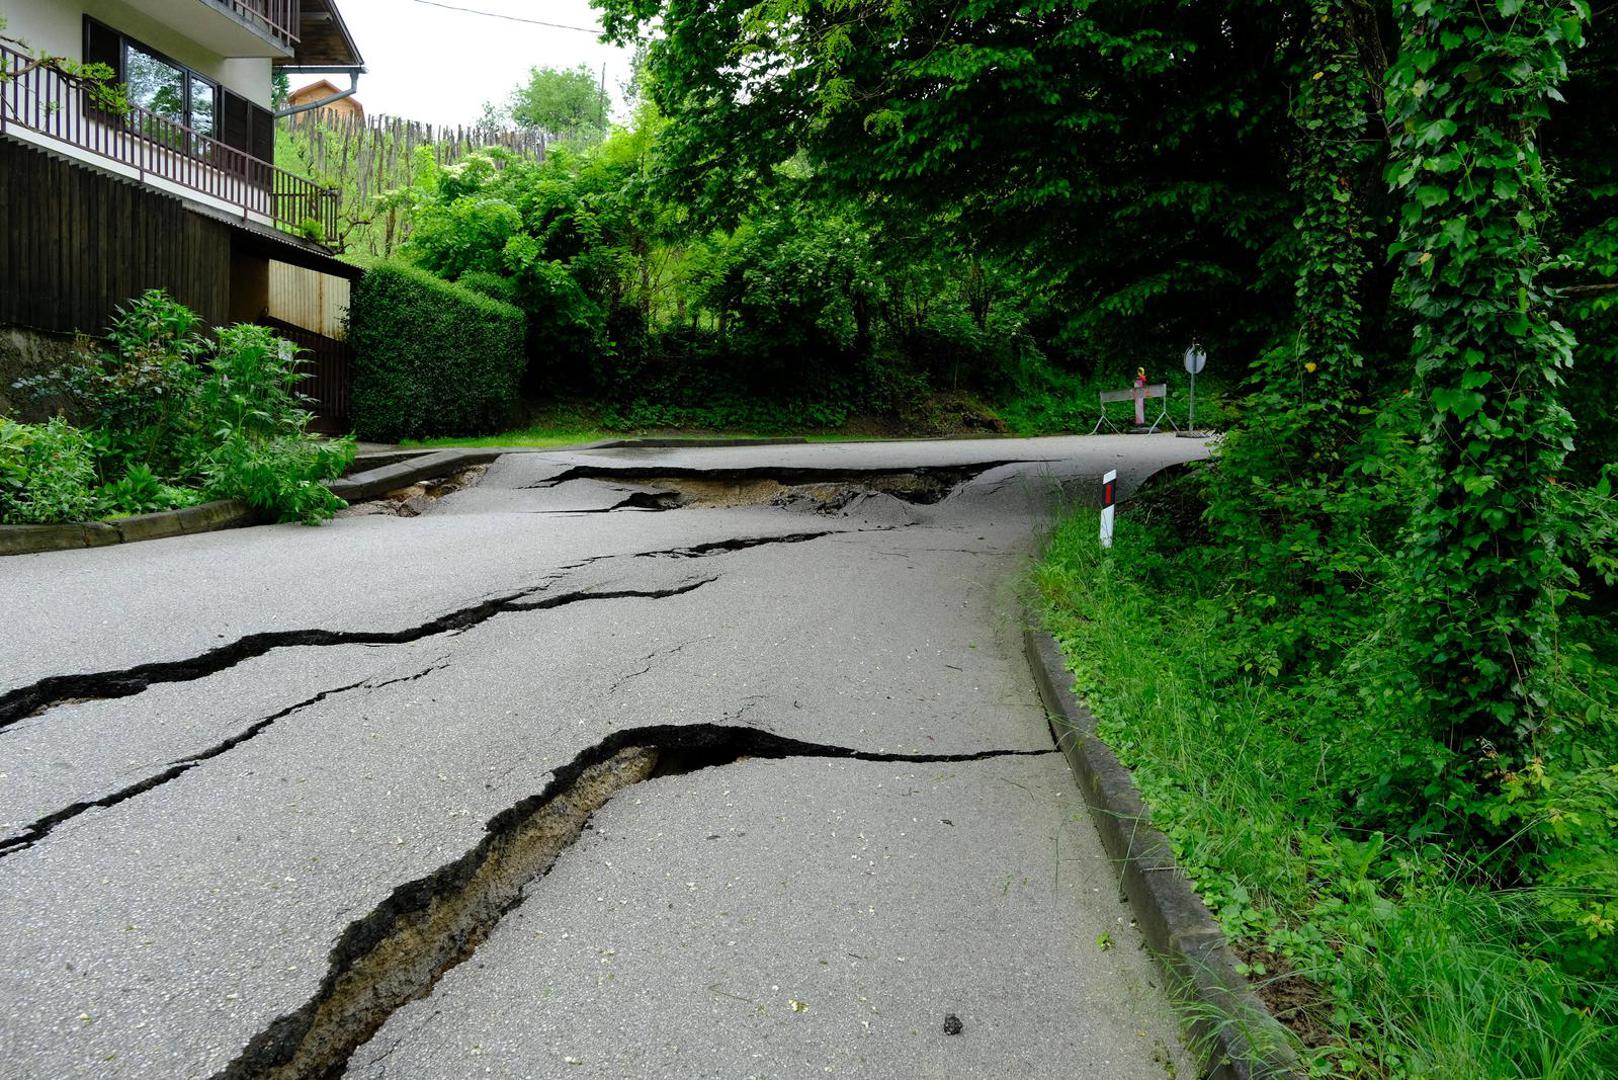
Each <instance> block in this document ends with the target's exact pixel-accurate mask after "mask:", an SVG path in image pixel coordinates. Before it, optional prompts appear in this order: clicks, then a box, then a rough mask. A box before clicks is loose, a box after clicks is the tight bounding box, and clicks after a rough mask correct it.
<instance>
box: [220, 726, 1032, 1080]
mask: <svg viewBox="0 0 1618 1080" xmlns="http://www.w3.org/2000/svg"><path fill="white" fill-rule="evenodd" d="M1056 752H1057V751H1055V750H985V751H979V752H977V753H969V754H899V753H886V752H877V751H867V750H855V749H853V748H851V747H845V746H830V745H826V744H822V743H811V742H804V741H802V740H799V739H792V738H788V737H786V736H782V735H776V734H773V733H771V732H768V731H762V730H759V729H757V728H750V727H732V726H726V725H720V724H693V725H679V724H663V725H654V726H649V727H638V728H624V729H621V730H619V731H615V732H613V733H612V734H611V735H608V736H607V737H606V738H605V739H602V740H601V741H600V742H598V743H596V744H594V745H593V746H590V747H589V748H587V749H585V750H584V751H582V752H581V753H580V754H579V755H578V756H577V757H575V758H574V759H573V760H572V761H570V762H568V763H567V764H565V765H563V766H561V767H559V768H558V769H556V770H555V771H554V772H553V773H552V774H551V779H550V781H549V782H548V783H547V784H546V785H545V788H544V789H543V790H542V791H540V792H539V793H538V794H536V795H532V796H529V797H527V798H525V799H522V800H520V801H518V802H517V803H515V804H513V805H512V806H510V807H508V808H507V809H505V810H502V811H501V812H500V813H498V814H496V815H495V816H494V817H492V818H490V819H489V821H488V823H487V824H486V825H485V826H484V835H483V838H482V839H481V840H480V841H479V842H478V844H477V845H476V846H474V847H473V848H472V849H471V850H469V851H467V852H466V853H465V854H464V855H462V856H461V857H460V858H458V859H456V860H454V861H453V862H450V863H446V864H445V865H443V866H441V867H440V868H438V869H437V870H434V871H433V872H432V873H430V874H427V875H425V876H423V877H420V878H417V879H416V880H414V881H410V882H407V883H405V884H403V885H400V886H398V887H397V888H396V889H394V890H393V892H392V893H391V894H390V895H389V896H388V897H387V898H386V899H384V900H383V901H382V902H381V903H380V904H378V905H377V906H376V907H375V908H374V909H372V910H371V911H370V912H369V913H368V914H366V915H365V916H363V917H362V918H360V919H357V920H356V921H354V922H353V923H351V924H349V926H348V928H347V929H346V930H345V931H344V932H343V933H342V935H341V936H340V937H339V938H338V939H337V943H336V944H335V945H334V946H333V948H332V951H331V955H330V960H329V965H328V968H327V972H326V976H325V978H324V979H323V980H322V982H321V985H320V988H319V989H318V990H317V991H316V992H315V994H314V995H313V996H312V997H311V998H310V999H309V1000H308V1001H307V1002H305V1003H304V1004H303V1005H302V1006H301V1007H299V1008H298V1009H296V1010H294V1011H293V1012H290V1013H287V1014H285V1015H283V1016H280V1017H278V1018H277V1019H275V1020H274V1021H272V1022H271V1023H270V1024H269V1025H268V1026H266V1027H265V1028H264V1029H263V1030H262V1031H260V1032H259V1033H258V1034H257V1035H255V1036H254V1037H253V1038H252V1040H250V1041H249V1042H248V1044H247V1046H246V1047H244V1048H243V1049H242V1052H241V1053H240V1054H238V1055H237V1056H236V1058H235V1059H234V1060H233V1061H231V1062H230V1064H229V1065H227V1066H226V1067H225V1068H224V1069H223V1070H221V1071H220V1072H219V1073H217V1074H216V1075H215V1080H314V1078H324V1077H335V1076H339V1075H341V1073H342V1071H343V1069H344V1068H345V1067H346V1065H347V1063H348V1060H349V1058H350V1057H351V1056H352V1055H353V1053H354V1051H355V1050H357V1049H359V1047H360V1046H362V1045H364V1044H365V1042H366V1041H368V1040H369V1039H370V1037H371V1036H372V1035H373V1034H375V1033H376V1032H377V1031H378V1030H379V1029H380V1028H381V1027H382V1025H383V1024H384V1023H386V1022H387V1020H388V1018H389V1017H390V1016H392V1015H393V1013H394V1012H396V1011H397V1010H398V1009H399V1008H401V1007H402V1006H404V1005H405V1004H406V1003H408V1002H410V1001H413V1000H415V999H417V998H420V997H423V996H425V995H426V994H427V993H428V992H429V991H430V990H431V989H432V987H433V985H434V984H435V983H436V982H437V981H438V979H439V978H441V977H442V976H443V975H444V973H445V972H447V971H449V970H450V969H451V968H453V967H455V966H457V965H458V964H460V963H462V962H463V961H464V960H466V959H467V958H468V957H469V956H471V955H472V953H473V952H474V950H476V949H477V947H478V946H479V945H480V944H481V943H482V942H483V941H484V940H486V939H487V938H488V936H489V934H490V933H491V932H492V931H493V930H494V928H495V926H496V925H497V924H498V923H499V922H500V920H501V919H502V918H503V917H504V916H505V915H506V914H507V913H508V912H509V911H510V910H511V909H513V908H514V907H516V906H517V905H518V904H519V903H521V902H522V900H523V890H524V888H525V887H526V886H527V885H528V884H529V883H530V882H532V881H534V880H535V879H537V878H539V877H542V876H543V875H545V874H546V873H548V872H549V870H550V868H551V866H552V865H553V864H554V863H555V861H556V858H557V856H559V855H560V854H561V853H562V852H563V851H564V850H566V849H567V848H568V847H569V846H570V845H571V844H573V843H574V842H575V841H576V840H577V839H578V837H579V835H580V833H581V832H582V831H583V829H584V826H585V824H586V822H588V820H589V819H590V817H591V815H593V814H594V813H595V812H596V811H597V810H599V809H600V808H601V807H602V806H604V805H606V803H607V802H608V800H610V799H611V798H612V797H613V795H615V794H616V793H617V792H619V791H621V790H623V789H624V788H626V787H629V786H631V785H633V784H636V783H639V782H641V781H643V780H646V779H648V778H650V777H652V776H660V775H677V774H681V773H687V772H692V771H694V770H697V769H704V768H712V767H716V766H720V765H727V764H730V763H732V762H735V761H738V760H740V759H743V758H769V759H782V758H800V757H810V758H840V759H848V760H854V761H872V762H904V763H918V764H920V763H929V762H970V761H983V760H987V759H990V758H1003V757H1031V756H1038V755H1044V754H1051V753H1056Z"/></svg>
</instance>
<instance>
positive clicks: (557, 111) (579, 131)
mask: <svg viewBox="0 0 1618 1080" xmlns="http://www.w3.org/2000/svg"><path fill="white" fill-rule="evenodd" d="M607 109H608V102H607V95H606V94H605V92H604V91H603V90H602V87H601V85H600V83H598V82H597V81H596V74H595V73H594V72H592V71H591V70H590V69H589V67H588V66H586V65H584V64H580V65H579V66H578V67H576V68H551V67H536V68H533V69H531V70H530V71H529V72H528V81H527V82H526V83H524V84H523V85H521V86H519V87H517V89H516V91H515V92H514V93H513V94H512V95H511V102H510V104H509V105H508V106H507V112H508V113H509V115H510V117H511V119H512V121H513V122H515V123H516V124H517V125H518V126H519V127H523V128H527V129H529V130H531V131H540V132H544V133H545V134H546V135H549V136H551V137H552V138H556V139H564V140H599V139H600V138H601V137H602V136H603V135H605V134H606V131H607Z"/></svg>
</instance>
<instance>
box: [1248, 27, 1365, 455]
mask: <svg viewBox="0 0 1618 1080" xmlns="http://www.w3.org/2000/svg"><path fill="white" fill-rule="evenodd" d="M1310 16H1311V25H1310V31H1309V37H1308V46H1307V47H1308V54H1307V61H1306V65H1305V77H1304V81H1303V86H1302V88H1301V90H1300V92H1299V94H1298V98H1297V105H1296V107H1295V110H1294V115H1295V119H1296V122H1297V125H1298V129H1299V154H1298V163H1297V166H1296V169H1295V172H1294V175H1293V187H1294V188H1295V190H1296V191H1297V192H1298V194H1299V196H1300V197H1301V199H1302V202H1303V210H1302V213H1301V215H1300V216H1299V218H1298V236H1299V241H1300V244H1301V247H1302V251H1301V258H1300V261H1299V264H1298V289H1297V296H1298V322H1299V325H1298V337H1297V343H1296V346H1295V347H1294V348H1293V349H1292V350H1291V355H1288V350H1286V349H1281V350H1276V351H1275V352H1272V353H1271V354H1270V356H1271V359H1270V369H1271V370H1269V371H1268V372H1266V375H1267V377H1268V378H1270V379H1273V380H1276V381H1280V382H1283V383H1285V382H1291V383H1295V384H1296V385H1297V394H1296V399H1295V402H1294V404H1293V408H1294V410H1295V411H1296V412H1297V414H1298V422H1299V427H1300V429H1301V430H1300V432H1299V435H1300V437H1301V438H1302V439H1303V440H1305V441H1306V445H1305V446H1303V447H1300V452H1301V453H1303V454H1304V455H1305V457H1306V458H1307V459H1308V460H1310V461H1312V462H1314V463H1315V464H1316V465H1317V467H1320V468H1324V469H1326V470H1327V471H1329V472H1333V473H1335V472H1336V471H1337V470H1336V468H1335V467H1334V466H1335V463H1336V462H1337V461H1339V460H1340V458H1341V454H1342V450H1343V441H1344V439H1345V438H1346V437H1347V436H1348V435H1349V430H1348V423H1347V415H1346V414H1347V411H1348V407H1349V405H1350V398H1351V395H1352V394H1353V390H1354V379H1355V374H1356V372H1357V371H1358V370H1359V368H1360V367H1361V365H1362V363H1363V360H1362V359H1361V355H1360V311H1361V303H1360V295H1361V290H1362V289H1363V288H1364V285H1365V275H1366V273H1367V271H1368V270H1369V269H1370V262H1369V260H1368V258H1367V257H1366V252H1365V243H1366V239H1367V237H1368V235H1369V225H1368V223H1367V221H1366V217H1365V209H1364V205H1363V202H1362V200H1361V198H1360V193H1359V191H1358V187H1357V184H1358V181H1359V175H1358V174H1359V171H1360V169H1361V167H1362V166H1363V165H1364V163H1365V160H1366V153H1367V144H1366V142H1365V127H1366V106H1367V103H1368V101H1369V96H1370V87H1369V86H1368V85H1367V83H1366V79H1365V73H1364V70H1363V69H1362V68H1361V66H1360V61H1359V56H1358V51H1357V50H1356V48H1355V45H1354V24H1353V18H1352V15H1351V14H1350V11H1349V4H1348V3H1347V2H1344V0H1315V2H1314V4H1313V5H1311V11H1310Z"/></svg>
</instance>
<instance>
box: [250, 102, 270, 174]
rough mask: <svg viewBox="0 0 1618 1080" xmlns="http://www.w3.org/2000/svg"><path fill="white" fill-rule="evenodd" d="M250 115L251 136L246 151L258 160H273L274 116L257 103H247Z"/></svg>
mask: <svg viewBox="0 0 1618 1080" xmlns="http://www.w3.org/2000/svg"><path fill="white" fill-rule="evenodd" d="M248 110H249V112H250V113H251V115H252V137H251V139H250V141H249V144H248V153H250V154H252V155H253V156H254V157H256V158H258V159H259V160H260V161H269V162H273V161H275V117H274V115H273V114H271V112H270V110H268V109H261V108H259V107H258V106H257V105H249V106H248Z"/></svg>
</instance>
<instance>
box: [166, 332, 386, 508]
mask: <svg viewBox="0 0 1618 1080" xmlns="http://www.w3.org/2000/svg"><path fill="white" fill-rule="evenodd" d="M303 377H304V375H303V373H302V372H300V371H299V370H298V365H297V350H296V349H295V348H294V347H293V345H292V343H291V342H289V341H287V340H285V339H284V338H280V337H277V336H276V335H275V332H274V331H273V330H269V329H267V328H265V327H262V326H251V325H248V324H241V325H237V326H229V327H224V328H222V329H221V330H220V331H219V346H218V348H217V349H216V350H215V352H214V357H213V363H212V366H211V369H210V370H209V373H208V377H207V379H205V380H204V381H203V383H202V385H201V386H200V387H199V388H198V390H197V402H198V406H199V411H200V414H201V423H202V425H203V427H204V429H205V430H206V431H208V432H209V433H211V434H212V436H213V438H214V440H215V441H214V442H213V444H212V445H211V446H210V447H209V449H208V450H207V451H206V452H205V453H203V455H202V456H201V458H200V460H199V461H198V463H197V464H198V471H199V472H200V473H201V474H202V478H203V490H204V491H205V492H206V493H207V494H208V495H209V496H210V497H212V498H216V499H241V500H242V501H244V502H246V503H247V504H248V505H249V506H251V507H253V508H255V509H257V510H262V511H264V512H265V513H269V514H274V515H275V516H276V517H278V518H279V519H280V520H282V521H302V522H304V523H305V524H310V525H312V524H315V523H317V522H320V521H323V520H325V519H326V518H329V517H331V515H332V514H333V513H335V512H336V511H338V510H340V509H342V508H343V507H344V506H346V505H347V504H346V503H344V502H343V500H342V499H339V498H338V497H337V496H336V495H333V494H332V493H331V490H330V489H329V488H327V487H326V486H325V484H323V483H322V481H323V480H330V479H333V478H335V477H338V476H341V475H342V474H343V470H345V469H346V468H348V466H349V464H350V463H352V462H353V460H354V441H353V440H352V439H337V440H334V441H330V442H324V441H321V440H320V439H317V438H316V437H315V436H314V435H311V434H310V433H309V432H308V426H309V421H310V419H311V416H310V413H309V412H308V411H307V410H305V409H304V408H303V406H302V403H301V401H300V399H299V398H298V395H297V393H296V392H295V391H294V389H293V387H294V386H295V385H296V384H297V382H298V380H300V379H302V378H303Z"/></svg>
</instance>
